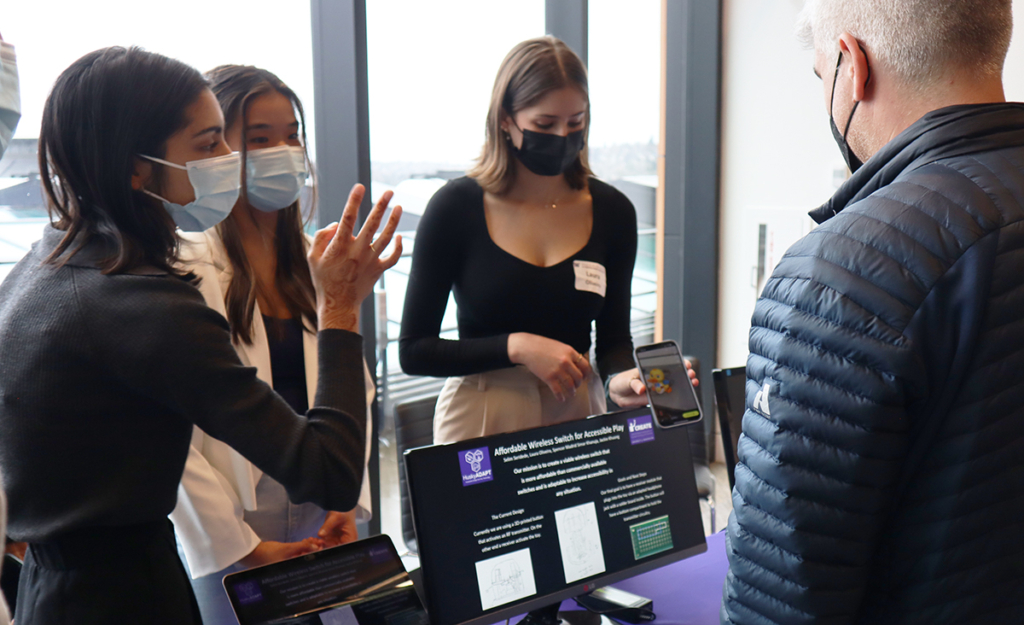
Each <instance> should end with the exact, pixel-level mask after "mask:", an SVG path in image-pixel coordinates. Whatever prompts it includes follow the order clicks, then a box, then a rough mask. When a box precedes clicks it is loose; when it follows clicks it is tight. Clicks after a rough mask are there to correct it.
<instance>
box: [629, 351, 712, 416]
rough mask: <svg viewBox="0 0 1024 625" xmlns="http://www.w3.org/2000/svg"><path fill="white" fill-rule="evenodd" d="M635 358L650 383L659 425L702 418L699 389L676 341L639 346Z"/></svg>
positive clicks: (652, 408)
mask: <svg viewBox="0 0 1024 625" xmlns="http://www.w3.org/2000/svg"><path fill="white" fill-rule="evenodd" d="M633 359H634V360H635V361H636V366H637V368H639V369H640V377H641V379H642V380H643V382H644V386H646V387H647V400H648V401H649V402H650V404H651V414H652V415H653V416H654V420H655V421H656V422H657V424H658V425H659V426H661V427H663V428H671V427H676V426H680V425H689V424H691V423H697V422H698V421H700V420H701V418H702V417H703V415H702V414H701V410H700V402H698V401H697V392H696V391H695V390H694V388H693V384H692V383H691V382H690V375H689V373H688V372H687V370H686V365H685V364H683V355H682V353H681V352H680V351H679V346H678V345H676V343H675V341H665V342H663V343H654V344H653V345H643V346H640V347H637V348H636V349H635V350H634V351H633Z"/></svg>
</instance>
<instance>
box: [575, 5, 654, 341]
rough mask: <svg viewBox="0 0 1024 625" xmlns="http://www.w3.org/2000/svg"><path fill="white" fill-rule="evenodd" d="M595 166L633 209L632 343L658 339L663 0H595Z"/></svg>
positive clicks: (592, 83)
mask: <svg viewBox="0 0 1024 625" xmlns="http://www.w3.org/2000/svg"><path fill="white" fill-rule="evenodd" d="M588 5H589V12H590V20H589V21H590V25H589V33H588V39H589V50H588V53H587V55H588V57H589V61H590V62H589V77H590V102H591V107H592V113H591V118H592V121H591V129H590V165H591V167H592V168H593V170H594V173H595V174H596V175H597V176H598V177H599V178H601V179H602V180H604V181H605V182H608V183H610V184H612V185H614V186H615V187H617V188H618V189H619V190H620V191H622V192H623V193H625V194H626V196H627V197H629V199H630V201H632V202H633V206H634V207H635V208H636V214H637V222H638V224H637V225H638V227H639V233H640V238H639V242H638V243H639V245H638V250H637V259H636V268H635V269H634V271H633V312H632V327H633V343H634V344H636V345H642V344H644V343H650V342H651V341H653V340H654V314H655V309H656V308H657V287H658V285H657V276H656V273H655V265H654V245H655V230H654V225H655V217H654V210H655V196H656V194H657V190H658V139H659V134H660V130H659V129H660V118H661V106H660V99H661V60H660V59H661V0H634V2H630V3H629V5H628V8H627V7H626V6H625V5H624V4H623V3H622V2H621V1H619V0H590V1H589V3H588Z"/></svg>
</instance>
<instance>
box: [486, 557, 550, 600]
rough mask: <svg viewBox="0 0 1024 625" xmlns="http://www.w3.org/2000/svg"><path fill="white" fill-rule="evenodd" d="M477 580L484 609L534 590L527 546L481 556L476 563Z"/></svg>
mask: <svg viewBox="0 0 1024 625" xmlns="http://www.w3.org/2000/svg"><path fill="white" fill-rule="evenodd" d="M476 581H477V585H478V586H479V588H480V604H481V605H482V607H483V609H484V610H490V609H491V608H494V607H497V606H499V605H504V604H506V603H511V602H512V601H518V600H519V599H525V598H526V597H529V596H530V595H535V594H537V582H536V580H535V579H534V577H533V560H532V558H530V549H529V548H526V549H520V550H519V551H513V552H512V553H504V554H502V555H500V556H495V557H493V558H488V559H486V560H481V561H479V562H477V563H476Z"/></svg>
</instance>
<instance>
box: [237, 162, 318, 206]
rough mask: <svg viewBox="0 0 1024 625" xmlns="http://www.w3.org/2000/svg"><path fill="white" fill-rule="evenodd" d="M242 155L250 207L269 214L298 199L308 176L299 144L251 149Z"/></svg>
mask: <svg viewBox="0 0 1024 625" xmlns="http://www.w3.org/2000/svg"><path fill="white" fill-rule="evenodd" d="M245 158H246V165H245V192H246V196H247V197H248V198H249V203H250V204H252V206H253V208H256V209H259V210H261V211H264V212H267V213H272V212H274V211H279V210H281V209H283V208H288V207H289V206H291V205H292V204H294V203H295V200H297V199H299V195H300V194H301V193H302V188H303V187H304V186H306V178H308V177H309V172H308V171H307V170H306V153H305V151H304V150H303V149H302V148H301V147H298V146H293V145H280V146H277V147H273V148H266V149H263V150H250V151H249V152H248V154H246V157H245Z"/></svg>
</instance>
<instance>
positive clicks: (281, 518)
mask: <svg viewBox="0 0 1024 625" xmlns="http://www.w3.org/2000/svg"><path fill="white" fill-rule="evenodd" d="M206 77H207V79H208V80H209V81H210V88H211V89H212V90H213V93H214V95H216V96H217V100H218V101H219V102H220V105H221V109H222V110H223V111H224V121H225V133H224V139H225V141H226V142H227V144H228V145H229V146H230V147H231V148H233V149H235V150H237V151H238V152H239V154H240V155H241V159H242V171H243V172H244V174H243V180H244V185H243V187H242V192H241V195H240V197H239V199H238V201H237V202H236V203H235V206H234V208H233V209H232V210H231V214H230V215H228V217H227V219H225V220H224V221H222V222H221V223H220V224H218V225H217V226H216V227H215V228H213V229H210V230H207V231H206V232H204V233H196V234H188V235H185V239H186V240H187V242H188V243H187V244H186V245H185V246H184V249H183V256H184V257H185V265H184V267H185V268H187V269H189V270H190V271H191V272H193V273H195V274H196V275H197V276H199V277H200V278H201V282H200V284H199V291H200V292H201V293H202V294H203V297H204V298H205V299H206V303H207V304H208V305H209V306H210V307H211V308H213V309H214V310H217V311H218V312H220V313H221V314H223V315H224V316H225V317H226V318H227V320H228V324H229V325H230V326H231V338H232V342H233V343H234V344H235V348H236V350H237V351H238V355H239V357H240V358H241V360H242V362H243V363H245V364H246V365H249V366H253V367H256V371H257V375H258V376H259V378H260V379H262V380H263V381H265V382H266V383H268V384H270V385H271V386H272V387H273V388H274V390H275V391H277V393H278V394H280V395H281V396H282V397H284V398H285V399H286V400H287V401H288V403H289V404H290V405H291V406H292V408H293V409H294V410H295V411H296V412H300V413H302V412H305V411H306V409H307V408H308V406H309V402H310V401H312V400H313V397H314V394H315V392H316V384H317V378H316V372H317V353H316V311H315V308H314V304H315V296H314V292H313V284H312V280H311V277H310V273H309V266H308V264H307V263H306V252H307V248H308V247H309V240H308V238H307V237H306V235H305V234H304V232H303V211H302V207H301V206H300V197H301V196H303V194H304V193H305V194H306V196H307V198H308V197H311V196H312V195H313V194H312V190H313V188H314V187H311V186H308V185H307V179H308V178H310V170H311V168H310V164H309V156H308V154H307V153H306V147H305V146H306V135H305V133H306V120H305V114H304V111H303V108H302V102H301V101H300V100H299V98H298V96H296V94H295V92H294V91H292V90H291V89H290V88H289V87H288V85H286V84H285V83H284V82H282V81H281V79H279V78H278V77H277V76H276V75H274V74H273V73H271V72H269V71H267V70H264V69H259V68H256V67H252V66H247V65H224V66H221V67H217V68H215V69H213V70H212V71H210V72H208V73H207V74H206ZM307 189H308V191H307ZM366 383H367V388H366V391H367V401H368V402H369V401H371V400H372V398H373V384H372V381H371V380H370V378H369V372H368V371H367V372H366ZM369 434H370V432H369V428H367V436H369ZM367 453H369V445H367ZM369 511H370V501H369V488H368V482H367V481H366V480H365V479H364V480H363V488H362V491H361V493H360V500H359V506H358V508H357V510H352V511H330V512H328V511H325V510H324V509H323V508H321V507H319V506H317V505H316V504H312V503H304V504H293V503H292V502H291V501H289V500H288V497H287V493H286V492H285V489H284V488H283V487H282V486H281V484H280V483H278V482H277V481H276V480H274V479H273V478H272V477H270V476H269V475H264V474H262V473H261V472H260V471H259V469H257V468H256V467H254V466H253V465H252V463H250V462H248V461H247V460H245V459H244V458H243V457H241V456H240V455H239V454H238V452H237V451H235V450H233V449H232V448H231V447H229V446H228V445H226V444H225V443H224V442H222V441H219V440H217V439H215V438H213V437H210V436H208V435H206V433H205V432H203V431H202V430H201V429H200V428H198V427H197V428H196V430H195V432H194V433H193V436H192V445H191V448H190V450H189V459H188V462H187V463H186V464H185V473H184V475H183V477H182V483H181V487H180V488H179V491H178V505H177V507H176V508H175V509H174V512H172V513H171V520H172V521H174V526H175V531H176V533H177V537H178V541H179V544H180V545H181V547H182V555H183V556H184V558H185V561H186V564H187V567H188V570H189V573H190V574H191V576H192V588H193V590H194V591H195V593H196V599H197V600H198V603H199V609H200V611H201V612H202V614H203V621H204V622H205V623H206V625H215V624H217V623H233V622H234V615H233V612H232V609H231V605H230V603H229V602H228V599H227V595H226V593H225V592H224V586H223V584H222V580H223V578H224V575H226V574H227V573H230V572H232V571H235V570H240V569H242V568H247V567H251V566H257V565H261V564H268V563H270V562H275V561H278V560H282V559H285V558H289V557H294V556H298V555H302V554H305V553H308V552H310V551H314V550H316V549H319V548H322V547H333V546H336V545H338V544H340V543H342V542H347V541H349V540H354V539H355V538H356V537H357V534H356V531H355V523H356V516H357V513H359V514H362V515H363V516H364V517H365V516H368V514H369Z"/></svg>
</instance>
